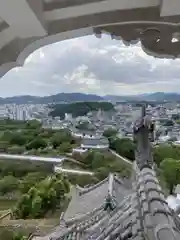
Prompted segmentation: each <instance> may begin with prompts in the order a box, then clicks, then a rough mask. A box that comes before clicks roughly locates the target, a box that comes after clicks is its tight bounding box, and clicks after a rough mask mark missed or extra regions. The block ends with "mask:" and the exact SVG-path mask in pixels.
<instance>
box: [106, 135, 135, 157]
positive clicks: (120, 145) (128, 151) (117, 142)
mask: <svg viewBox="0 0 180 240" xmlns="http://www.w3.org/2000/svg"><path fill="white" fill-rule="evenodd" d="M110 148H111V149H112V150H114V151H116V152H117V153H118V154H119V155H121V156H123V157H126V158H128V159H129V160H131V161H134V159H135V155H134V150H135V145H134V143H133V141H132V140H131V139H128V138H122V139H118V138H117V139H113V140H112V141H110Z"/></svg>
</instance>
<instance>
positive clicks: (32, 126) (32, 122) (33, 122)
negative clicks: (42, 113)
mask: <svg viewBox="0 0 180 240" xmlns="http://www.w3.org/2000/svg"><path fill="white" fill-rule="evenodd" d="M40 127H41V123H40V122H39V121H37V120H30V121H28V122H27V124H26V128H28V129H39V128H40Z"/></svg>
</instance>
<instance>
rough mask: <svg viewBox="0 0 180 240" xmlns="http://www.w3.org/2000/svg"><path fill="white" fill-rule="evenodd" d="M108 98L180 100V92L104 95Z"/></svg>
mask: <svg viewBox="0 0 180 240" xmlns="http://www.w3.org/2000/svg"><path fill="white" fill-rule="evenodd" d="M104 98H105V99H106V100H110V101H157V102H163V101H167V102H169V101H180V94H179V93H164V92H155V93H145V94H140V95H129V96H128V95H127V96H113V95H107V96H105V97H104Z"/></svg>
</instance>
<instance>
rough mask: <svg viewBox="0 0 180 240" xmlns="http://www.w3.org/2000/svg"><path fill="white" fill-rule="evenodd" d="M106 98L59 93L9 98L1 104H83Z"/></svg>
mask: <svg viewBox="0 0 180 240" xmlns="http://www.w3.org/2000/svg"><path fill="white" fill-rule="evenodd" d="M103 100H104V98H103V97H100V96H97V95H95V94H84V93H58V94H55V95H51V96H45V97H37V96H28V95H24V96H15V97H8V98H0V104H8V103H16V104H27V103H34V104H38V103H41V104H43V103H44V104H47V103H53V102H56V103H58V102H81V101H103Z"/></svg>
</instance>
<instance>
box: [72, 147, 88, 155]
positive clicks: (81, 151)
mask: <svg viewBox="0 0 180 240" xmlns="http://www.w3.org/2000/svg"><path fill="white" fill-rule="evenodd" d="M86 152H87V149H83V148H73V150H72V153H79V154H83V153H86Z"/></svg>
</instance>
